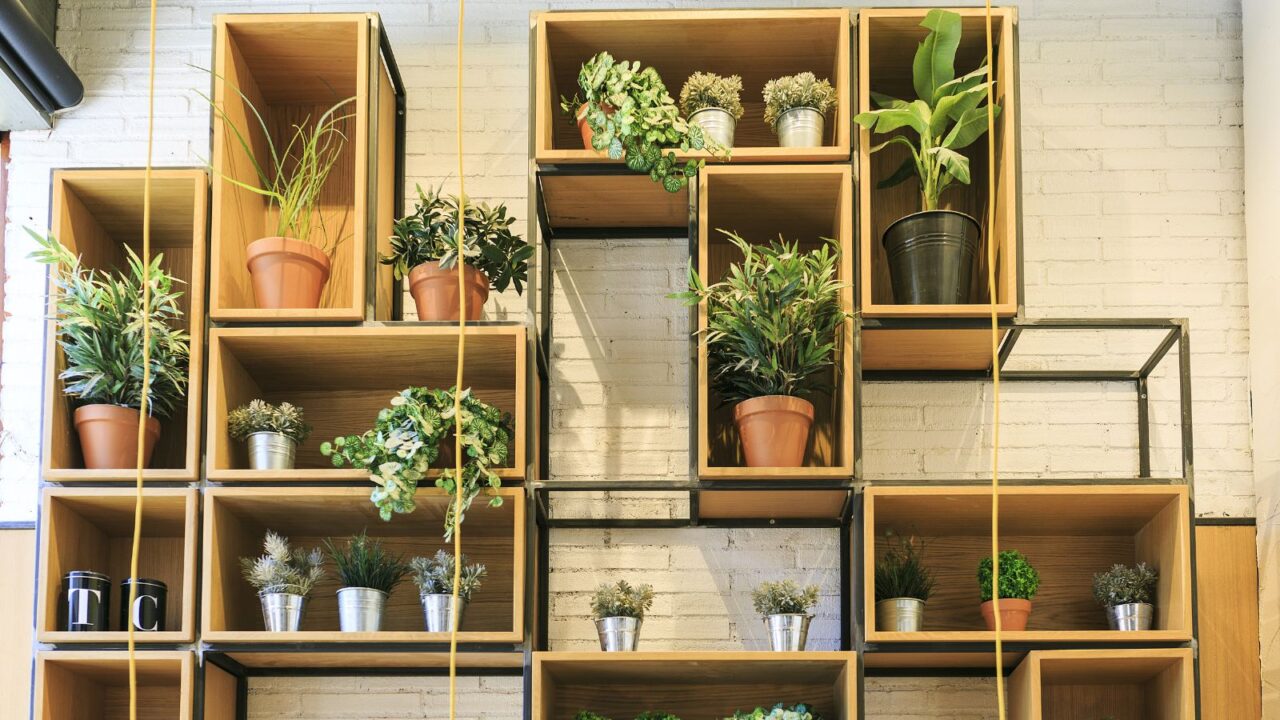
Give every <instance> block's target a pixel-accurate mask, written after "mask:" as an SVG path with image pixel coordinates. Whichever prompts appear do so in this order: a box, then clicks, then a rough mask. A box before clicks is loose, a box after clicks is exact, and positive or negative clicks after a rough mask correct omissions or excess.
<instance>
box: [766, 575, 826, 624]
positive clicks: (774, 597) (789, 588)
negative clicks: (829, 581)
mask: <svg viewBox="0 0 1280 720" xmlns="http://www.w3.org/2000/svg"><path fill="white" fill-rule="evenodd" d="M751 604H752V605H753V606H754V607H755V609H756V612H757V613H760V614H761V615H805V614H808V612H809V611H810V610H811V609H813V606H814V605H817V604H818V586H817V585H806V586H804V587H800V586H799V585H797V584H796V583H795V582H794V581H792V580H780V581H776V582H763V583H760V585H759V586H757V587H756V589H755V590H752V591H751Z"/></svg>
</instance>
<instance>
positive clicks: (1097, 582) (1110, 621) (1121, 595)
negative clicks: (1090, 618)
mask: <svg viewBox="0 0 1280 720" xmlns="http://www.w3.org/2000/svg"><path fill="white" fill-rule="evenodd" d="M1157 580H1159V575H1157V574H1156V571H1155V570H1152V569H1151V568H1149V567H1147V564H1146V563H1138V564H1137V566H1136V567H1129V566H1127V565H1120V564H1116V565H1112V566H1111V569H1110V570H1108V571H1106V572H1104V573H1099V574H1097V575H1094V576H1093V597H1094V598H1096V599H1097V601H1098V604H1099V605H1101V606H1102V607H1104V608H1106V609H1107V626H1108V627H1110V628H1111V629H1112V630H1125V631H1134V630H1150V629H1151V621H1152V619H1153V618H1154V617H1155V607H1154V606H1153V605H1152V604H1151V598H1152V597H1154V595H1155V591H1156V581H1157Z"/></svg>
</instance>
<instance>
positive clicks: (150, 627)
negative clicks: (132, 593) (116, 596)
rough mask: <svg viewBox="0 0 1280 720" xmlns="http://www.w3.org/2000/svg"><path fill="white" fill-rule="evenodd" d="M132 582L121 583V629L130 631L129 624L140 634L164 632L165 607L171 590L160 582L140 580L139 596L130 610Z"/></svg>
mask: <svg viewBox="0 0 1280 720" xmlns="http://www.w3.org/2000/svg"><path fill="white" fill-rule="evenodd" d="M132 584H133V581H132V580H125V581H124V582H121V583H120V629H121V630H125V631H128V629H129V622H130V621H132V622H133V627H134V629H135V630H137V631H138V632H164V614H165V605H166V601H167V598H168V595H169V588H168V586H167V585H165V584H164V583H162V582H160V581H159V580H150V579H147V578H138V583H137V584H138V595H137V598H136V599H135V600H134V601H133V608H132V609H129V586H130V585H132Z"/></svg>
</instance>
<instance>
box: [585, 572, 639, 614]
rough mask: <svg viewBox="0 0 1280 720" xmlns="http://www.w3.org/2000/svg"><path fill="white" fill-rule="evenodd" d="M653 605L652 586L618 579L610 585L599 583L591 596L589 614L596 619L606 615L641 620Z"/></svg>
mask: <svg viewBox="0 0 1280 720" xmlns="http://www.w3.org/2000/svg"><path fill="white" fill-rule="evenodd" d="M651 607H653V586H652V585H632V584H631V583H629V582H627V581H626V580H619V581H618V582H616V583H614V584H612V585H610V584H609V583H601V584H600V587H598V588H596V592H595V594H594V595H592V596H591V614H592V615H594V616H595V618H596V619H597V620H599V619H601V618H607V617H631V618H636V619H637V620H643V619H644V614H645V612H646V611H648V610H649V608H651Z"/></svg>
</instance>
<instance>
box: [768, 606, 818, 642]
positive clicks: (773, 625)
mask: <svg viewBox="0 0 1280 720" xmlns="http://www.w3.org/2000/svg"><path fill="white" fill-rule="evenodd" d="M811 620H813V616H811V615H801V614H799V613H779V614H777V615H766V616H765V617H764V626H765V628H766V629H768V631H769V647H770V648H771V649H772V650H773V651H774V652H787V651H796V650H803V649H804V644H805V643H806V642H808V640H809V622H810V621H811Z"/></svg>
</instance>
